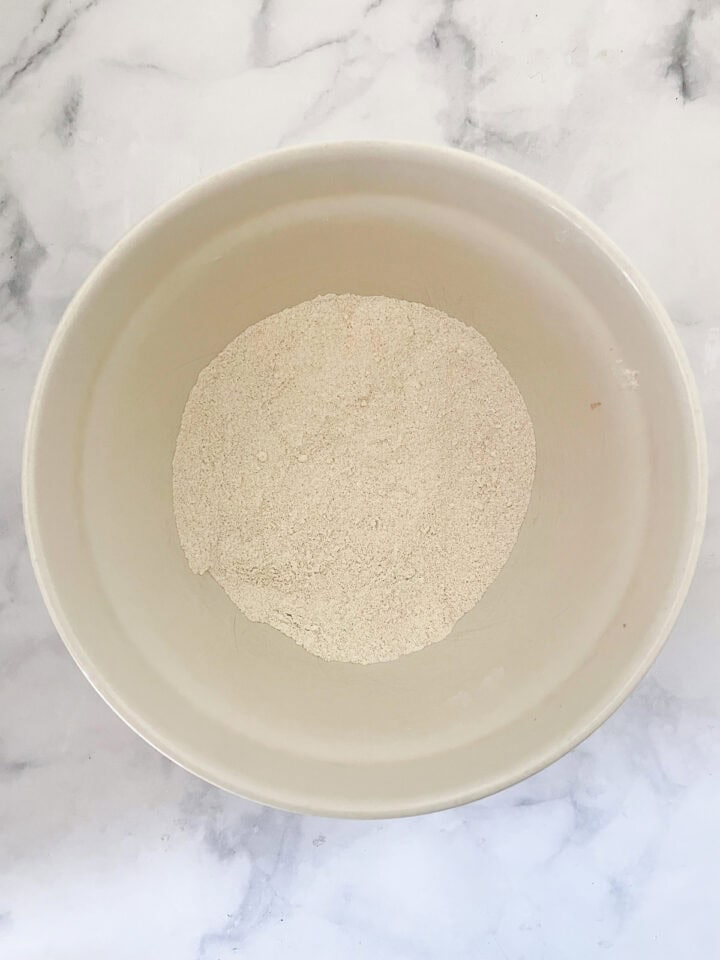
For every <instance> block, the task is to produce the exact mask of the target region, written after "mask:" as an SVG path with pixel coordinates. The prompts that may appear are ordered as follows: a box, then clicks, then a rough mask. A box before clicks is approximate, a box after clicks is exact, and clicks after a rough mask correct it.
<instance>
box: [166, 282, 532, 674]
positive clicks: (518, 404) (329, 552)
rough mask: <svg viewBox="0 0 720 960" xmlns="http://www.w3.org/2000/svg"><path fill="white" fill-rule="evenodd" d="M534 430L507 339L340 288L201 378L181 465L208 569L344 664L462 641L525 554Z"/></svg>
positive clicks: (256, 336) (271, 324)
mask: <svg viewBox="0 0 720 960" xmlns="http://www.w3.org/2000/svg"><path fill="white" fill-rule="evenodd" d="M534 470H535V441H534V435H533V429H532V424H531V422H530V418H529V416H528V413H527V410H526V408H525V404H524V403H523V400H522V398H521V396H520V393H519V391H518V389H517V387H516V386H515V384H514V383H513V381H512V379H511V378H510V375H509V374H508V372H507V371H506V369H505V368H504V367H503V366H502V364H501V363H500V361H499V360H498V358H497V356H496V354H495V352H494V351H493V349H492V347H491V346H490V344H489V343H488V342H487V340H485V339H484V337H482V336H481V335H480V334H479V333H478V332H477V331H476V330H474V329H473V328H471V327H469V326H467V325H465V324H464V323H461V322H460V321H458V320H454V319H452V318H450V317H448V316H446V315H445V314H443V313H441V312H439V311H438V310H434V309H431V308H430V307H426V306H423V305H421V304H417V303H406V302H405V301H401V300H391V299H388V298H386V297H359V296H351V295H344V296H334V295H330V296H324V297H318V298H317V299H315V300H312V301H309V302H307V303H301V304H299V305H298V306H296V307H292V308H290V309H288V310H283V311H282V312H281V313H278V314H276V315H275V316H272V317H268V318H267V319H266V320H263V321H261V322H260V323H256V324H253V325H252V326H250V327H248V329H247V330H245V331H244V332H243V333H242V334H241V335H240V336H239V337H237V339H235V340H234V341H233V342H232V343H231V344H230V345H229V346H228V347H226V349H225V350H223V351H222V353H221V354H220V355H219V356H218V357H216V358H215V360H213V361H212V362H211V363H210V364H209V365H208V366H207V367H206V368H205V369H204V370H203V371H202V372H201V374H200V376H199V378H198V381H197V383H196V385H195V387H194V388H193V390H192V392H191V394H190V398H189V400H188V402H187V406H186V408H185V412H184V414H183V418H182V426H181V429H180V434H179V437H178V442H177V449H176V452H175V459H174V462H173V492H174V503H175V516H176V521H177V527H178V532H179V535H180V542H181V544H182V547H183V550H184V551H185V554H186V556H187V559H188V562H189V564H190V567H191V569H192V570H193V571H194V572H195V573H198V574H202V573H205V572H208V571H209V572H210V573H211V574H212V576H213V577H214V578H215V579H216V580H217V582H218V583H219V584H220V585H221V586H222V587H223V589H224V590H225V591H226V592H227V594H228V595H229V597H230V598H231V599H232V600H233V601H234V602H235V603H236V604H237V606H238V607H239V608H240V609H241V610H242V611H243V612H244V613H245V614H246V615H247V616H248V617H249V618H250V619H251V620H256V621H262V622H265V623H269V624H272V625H273V626H274V627H277V628H278V629H279V630H281V631H282V632H283V633H285V634H287V635H288V636H289V637H292V638H293V639H294V640H296V641H297V642H298V643H299V644H301V645H302V646H303V647H305V648H306V649H307V650H309V651H310V652H311V653H313V654H316V655H317V656H319V657H323V658H324V659H327V660H343V661H352V662H354V663H375V662H377V661H384V660H393V659H395V658H397V657H399V656H401V655H402V654H405V653H411V652H413V651H415V650H420V649H421V648H422V647H424V646H426V645H427V644H429V643H433V642H435V641H437V640H441V639H442V638H443V637H445V636H447V634H448V632H449V631H450V629H451V628H452V626H453V624H454V623H455V622H456V621H457V620H458V619H459V618H460V617H461V616H462V615H463V614H464V613H466V612H467V611H468V610H470V609H471V608H472V607H473V606H474V605H475V604H476V603H477V601H478V600H479V598H480V597H481V596H482V594H483V592H484V591H485V590H486V589H487V587H488V586H489V585H490V584H491V583H492V582H493V580H494V579H495V577H496V576H497V575H498V573H499V572H500V570H501V568H502V566H503V565H504V564H505V562H506V560H507V559H508V556H509V555H510V551H511V550H512V548H513V545H514V544H515V541H516V539H517V536H518V532H519V530H520V526H521V524H522V521H523V518H524V517H525V513H526V511H527V507H528V502H529V499H530V491H531V487H532V481H533V474H534Z"/></svg>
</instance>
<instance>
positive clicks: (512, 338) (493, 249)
mask: <svg viewBox="0 0 720 960" xmlns="http://www.w3.org/2000/svg"><path fill="white" fill-rule="evenodd" d="M346 292H351V293H357V294H384V295H386V296H390V297H398V298H402V299H405V300H413V301H420V302H422V303H425V304H429V305H431V306H433V307H438V308H439V309H441V310H443V311H445V312H446V313H448V314H450V315H452V316H454V317H458V318H460V319H462V320H464V321H465V322H466V323H468V324H471V325H473V326H475V327H477V328H478V329H479V330H480V331H481V332H482V333H483V334H484V335H485V336H486V337H487V338H488V339H489V341H490V342H491V343H492V345H493V346H494V348H495V350H496V351H497V353H498V354H499V356H500V359H501V360H502V361H503V363H504V364H505V366H506V367H507V368H508V370H509V371H510V373H511V374H512V376H513V377H514V379H515V381H516V383H517V384H518V386H519V387H520V390H521V391H522V393H523V396H524V398H525V401H526V404H527V407H528V409H529V411H530V415H531V417H532V419H533V422H534V425H535V433H536V441H537V473H536V477H535V484H534V488H533V493H532V498H531V503H530V507H529V511H528V514H527V518H526V520H525V523H524V525H523V527H522V530H521V533H520V537H519V539H518V542H517V545H516V547H515V549H514V550H513V552H512V555H511V557H510V560H509V562H508V563H507V565H506V566H505V567H504V569H503V570H502V572H501V573H500V575H499V577H498V578H497V580H496V581H495V583H494V584H493V585H492V586H491V588H490V589H489V590H488V592H487V593H486V594H485V596H484V597H483V599H482V600H481V602H479V603H478V604H477V606H476V607H475V608H474V609H473V610H472V611H471V612H470V613H468V614H467V615H466V616H464V617H463V618H462V619H461V620H460V621H459V622H458V623H457V625H456V626H455V628H454V629H453V631H452V633H451V634H450V636H449V637H448V638H447V639H446V640H444V641H442V642H440V643H437V644H434V645H432V646H430V647H428V648H426V649H424V650H422V651H421V652H419V653H414V654H411V655H409V656H405V657H402V658H400V659H399V660H396V661H394V662H391V663H382V664H377V665H373V666H356V665H352V664H345V663H326V662H324V661H322V660H319V659H316V658H315V657H313V656H311V655H310V654H308V653H307V652H305V651H304V650H303V649H302V648H300V647H299V646H296V645H295V644H294V643H293V642H292V641H291V640H289V639H288V638H287V637H286V636H284V635H282V634H280V633H278V632H277V631H276V630H274V629H273V628H271V627H268V626H265V625H262V624H257V623H251V622H250V621H248V620H247V619H246V618H245V617H244V615H243V614H242V613H240V611H239V610H238V609H237V608H236V607H235V606H233V604H232V603H231V601H230V600H229V599H228V598H227V596H226V595H225V593H224V592H223V591H222V589H221V588H220V587H219V586H218V585H217V584H216V583H215V581H214V580H212V579H211V577H210V576H207V575H206V576H203V577H198V576H195V575H193V574H192V573H191V572H190V570H189V569H188V566H187V564H186V562H185V558H184V556H183V553H182V550H181V548H180V545H179V542H178V536H177V532H176V528H175V522H174V518H173V508H172V496H171V493H172V488H171V476H172V474H171V468H172V457H173V451H174V447H175V441H176V437H177V433H178V428H179V425H180V418H181V414H182V411H183V407H184V405H185V401H186V399H187V396H188V393H189V391H190V389H191V388H192V386H193V384H194V383H195V380H196V378H197V375H198V373H199V371H200V370H201V369H202V368H203V367H204V366H205V365H206V364H207V363H208V362H209V361H210V360H211V359H212V358H213V357H214V356H215V355H216V354H217V353H218V352H219V351H220V350H222V349H223V347H225V345H226V344H227V343H228V342H229V341H230V340H232V339H233V338H234V337H235V336H237V334H238V333H240V331H242V330H243V329H244V328H245V327H246V326H247V325H248V324H251V323H254V322H255V321H257V320H260V319H261V318H262V317H265V316H267V315H268V314H272V313H275V312H276V311H278V310H280V309H282V308H284V307H287V306H290V305H292V304H296V303H299V302H301V301H303V300H308V299H310V298H312V297H315V296H316V295H317V294H321V293H346ZM705 487H706V467H705V454H704V442H703V432H702V424H701V415H700V411H699V407H698V402H697V399H696V395H695V390H694V387H693V383H692V378H691V374H690V370H689V368H688V364H687V361H686V359H685V357H684V355H683V352H682V350H681V348H680V345H679V343H678V340H677V337H676V336H675V333H674V332H673V328H672V326H671V324H670V322H669V320H668V318H667V316H666V314H665V312H664V311H663V309H662V307H661V306H660V304H659V303H658V301H657V300H656V298H655V297H654V296H653V294H652V293H651V292H650V290H649V289H648V287H647V285H646V284H645V283H644V281H643V280H642V279H641V278H640V277H639V276H638V274H637V273H636V271H635V270H634V269H633V268H632V267H631V266H630V265H629V264H628V262H627V261H626V260H625V259H624V257H623V256H622V255H621V254H620V253H619V252H618V251H617V250H616V249H615V247H614V246H613V245H612V244H611V243H610V242H609V241H608V240H607V239H606V238H605V237H604V236H603V235H602V234H601V233H600V232H599V231H598V230H597V229H596V228H595V227H594V226H592V225H591V224H590V223H589V222H588V221H587V220H585V219H584V218H583V217H582V216H580V215H579V214H578V213H577V212H575V211H574V210H573V209H571V208H570V207H569V206H568V205H567V204H566V203H564V202H563V201H562V200H560V199H559V198H558V197H556V196H553V195H552V194H551V193H549V192H548V191H547V190H545V189H543V188H542V187H540V186H538V185H537V184H535V183H533V182H531V181H529V180H527V179H525V178H523V177H521V176H519V175H517V174H516V173H513V172H511V171H509V170H507V169H504V168H502V167H500V166H497V165H495V164H493V163H488V162H486V161H482V160H479V159H477V158H475V157H472V156H468V155H465V154H462V153H460V152H455V151H451V150H444V149H438V148H432V147H425V146H416V145H405V144H389V143H388V144H384V143H365V144H361V143H349V144H337V145H316V146H311V147H304V148H300V149H293V150H288V151H283V152H279V153H274V154H271V155H269V156H267V157H262V158H260V159H257V160H253V161H251V162H249V163H245V164H242V165H241V166H238V167H236V168H235V169H232V170H229V171H227V172H226V173H222V174H220V175H219V176H215V177H213V178H212V179H210V180H208V181H206V182H204V183H202V184H200V185H199V186H197V187H195V188H193V189H191V190H189V191H188V192H187V193H185V194H183V195H182V196H180V197H179V198H178V199H176V200H174V201H173V202H171V203H170V204H168V205H167V206H165V207H164V208H162V209H161V210H159V211H158V212H157V213H154V214H153V215H152V216H151V217H149V218H148V219H147V220H145V221H144V222H143V223H142V224H140V226H138V227H137V228H135V229H134V230H133V231H131V233H130V234H129V235H128V236H127V237H125V239H123V240H122V241H121V242H120V243H119V244H118V245H117V246H116V247H115V249H114V250H113V251H112V252H111V253H110V254H109V255H108V256H107V257H106V258H105V259H104V260H103V262H102V263H101V264H100V266H99V267H98V268H97V269H96V270H95V271H94V273H93V274H92V276H91V277H90V279H89V280H88V281H87V282H86V284H85V285H84V286H83V287H82V289H81V290H80V292H79V293H78V294H77V296H76V297H75V299H74V300H73V302H72V304H71V305H70V307H69V309H68V310H67V313H66V314H65V316H64V318H63V320H62V322H61V324H60V326H59V328H58V331H57V333H56V334H55V337H54V339H53V341H52V344H51V346H50V349H49V351H48V354H47V357H46V359H45V362H44V365H43V367H42V371H41V373H40V377H39V380H38V384H37V388H36V392H35V397H34V401H33V404H32V411H31V415H30V421H29V427H28V434H27V443H26V458H25V474H24V496H25V511H26V524H27V533H28V539H29V543H30V550H31V555H32V560H33V563H34V565H35V570H36V572H37V576H38V580H39V582H40V585H41V588H42V590H43V593H44V596H45V600H46V602H47V605H48V607H49V609H50V612H51V614H52V616H53V619H54V621H55V624H56V626H57V629H58V631H59V632H60V634H61V636H62V637H63V639H64V640H65V643H66V644H67V646H68V648H69V650H70V652H71V653H72V655H73V657H74V658H75V659H76V661H77V663H78V664H79V666H80V667H81V669H82V670H83V671H84V673H85V674H86V676H87V677H88V679H89V680H90V682H91V683H92V684H93V685H94V686H95V688H96V689H97V690H98V691H99V693H100V694H101V695H102V696H103V697H104V698H105V700H106V701H107V702H108V703H109V704H110V706H112V707H113V709H115V710H116V711H117V713H118V714H119V715H120V716H121V717H122V718H123V719H124V720H125V721H127V723H128V724H129V725H130V726H131V727H132V728H133V729H134V730H136V731H137V732H138V733H139V734H140V735H141V736H143V737H144V738H145V739H146V740H147V741H148V742H149V743H151V744H153V745H154V746H155V747H157V749H158V750H161V751H162V752H163V753H164V754H166V755H167V756H168V757H170V758H172V759H173V760H175V761H176V762H177V763H179V764H181V765H182V766H183V767H185V768H187V769H188V770H190V771H192V772H193V773H195V774H197V775H198V776H200V777H203V778H204V779H206V780H208V781H210V782H211V783H214V784H218V785H219V786H221V787H224V788H226V789H227V790H231V791H233V792H235V793H238V794H240V795H242V796H244V797H249V798H252V799H254V800H259V801H262V802H263V803H268V804H272V805H276V806H279V807H284V808H289V809H293V810H301V811H311V812H314V813H322V814H330V815H342V816H368V817H384V816H393V815H402V814H413V813H419V812H422V811H428V810H435V809H438V808H442V807H448V806H451V805H455V804H460V803H464V802H465V801H468V800H473V799H475V798H478V797H482V796H484V795H486V794H489V793H492V792H493V791H496V790H499V789H501V788H503V787H506V786H508V785H509V784H511V783H514V782H516V781H518V780H520V779H521V778H523V777H526V776H528V774H531V773H533V772H534V771H536V770H539V769H540V768H541V767H544V766H545V765H546V764H549V763H550V762H551V761H553V760H555V759H556V758H558V757H560V756H561V755H562V754H563V753H565V752H566V751H567V750H569V749H570V748H571V747H572V746H574V745H575V744H577V743H579V742H580V741H581V740H582V739H583V738H584V737H586V736H587V735H588V734H589V733H590V732H591V731H592V730H593V729H595V728H596V727H597V726H598V725H599V724H600V723H601V722H602V721H603V720H604V719H605V718H606V717H607V716H608V715H609V714H610V713H611V712H612V711H613V710H614V709H615V708H616V707H617V706H618V705H619V704H620V703H621V702H622V700H623V699H624V698H625V697H626V696H627V695H628V693H629V692H630V691H631V690H632V688H633V687H634V686H635V684H636V683H637V682H638V680H639V679H640V678H641V677H642V675H643V674H644V673H645V671H646V670H647V668H648V666H649V665H650V663H651V662H652V660H653V658H654V657H655V656H656V654H657V653H658V650H659V649H660V647H661V646H662V644H663V641H664V640H665V638H666V637H667V634H668V631H669V630H670V628H671V626H672V624H673V622H674V620H675V618H676V616H677V613H678V610H679V608H680V605H681V603H682V601H683V598H684V597H685V594H686V591H687V589H688V584H689V581H690V578H691V575H692V572H693V568H694V565H695V561H696V557H697V553H698V547H699V542H700V538H701V533H702V526H703V520H704V511H705Z"/></svg>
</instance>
